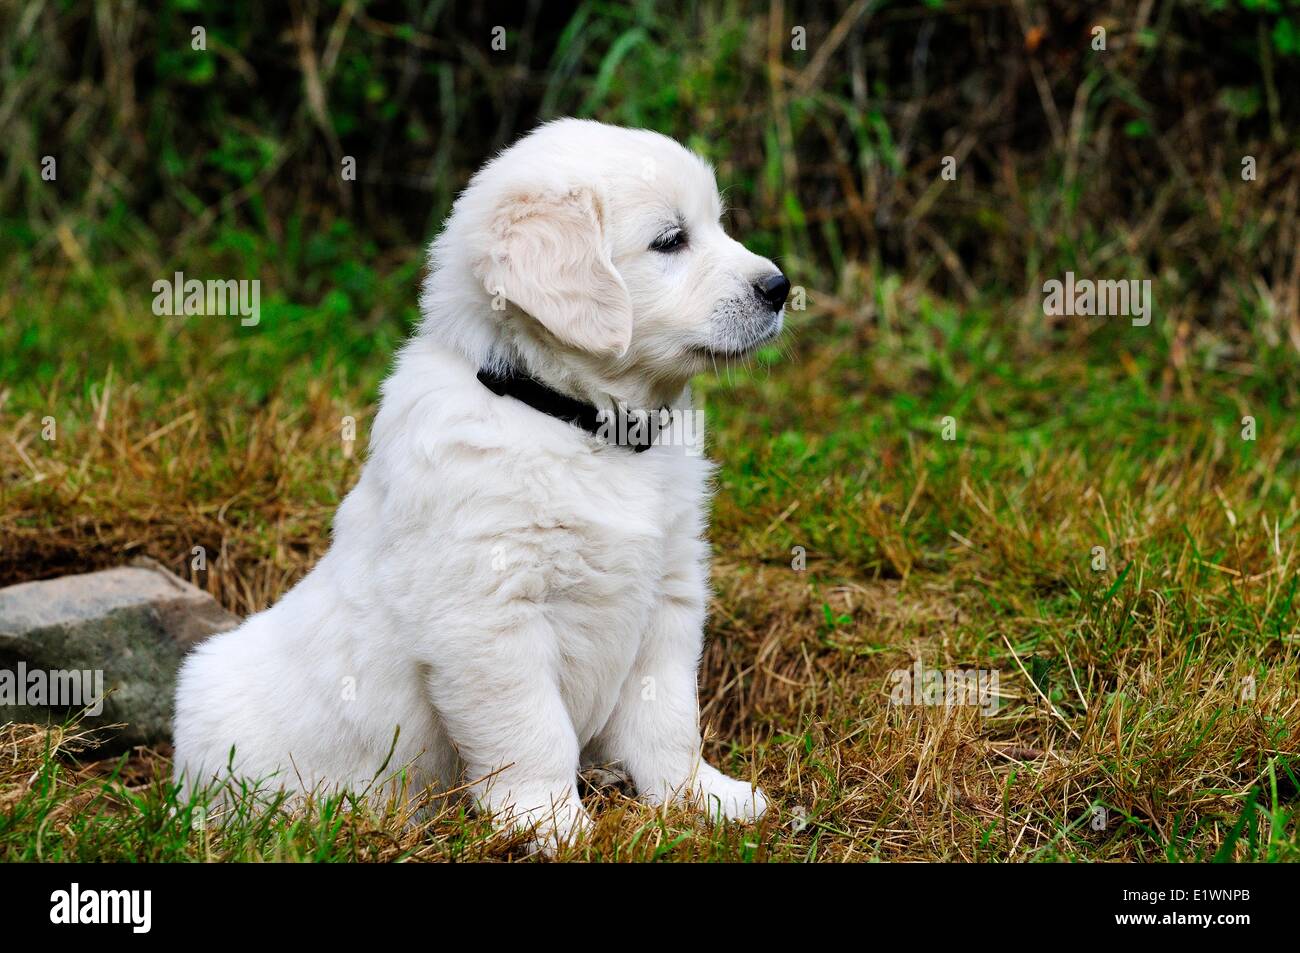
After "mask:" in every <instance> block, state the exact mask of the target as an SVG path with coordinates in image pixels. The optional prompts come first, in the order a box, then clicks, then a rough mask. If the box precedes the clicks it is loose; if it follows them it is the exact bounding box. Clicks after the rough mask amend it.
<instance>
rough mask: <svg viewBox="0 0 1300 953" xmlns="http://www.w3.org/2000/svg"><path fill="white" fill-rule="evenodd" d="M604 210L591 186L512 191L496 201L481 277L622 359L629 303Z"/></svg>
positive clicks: (490, 287)
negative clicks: (611, 252) (612, 252)
mask: <svg viewBox="0 0 1300 953" xmlns="http://www.w3.org/2000/svg"><path fill="white" fill-rule="evenodd" d="M604 218H605V209H604V203H603V202H602V201H601V199H600V196H599V195H597V194H596V193H595V192H594V191H593V190H591V189H585V188H578V189H571V190H569V191H567V192H531V193H515V194H513V195H510V196H508V197H507V199H506V200H505V201H504V202H503V203H502V204H501V205H500V206H499V207H498V209H497V213H496V215H495V217H494V218H493V220H492V223H491V229H492V238H491V242H490V245H489V251H488V254H487V256H486V258H485V259H483V260H482V261H481V262H480V263H479V267H478V269H476V270H477V271H478V272H479V275H478V277H479V278H480V279H481V280H482V281H483V286H484V287H485V288H486V289H487V291H488V294H491V295H494V296H495V295H502V296H504V297H506V298H507V299H509V300H510V301H513V302H514V303H515V304H516V305H518V306H519V307H520V308H522V309H523V310H525V311H527V312H528V313H529V314H531V315H532V316H533V317H534V318H536V319H537V320H538V321H539V322H540V323H541V324H542V326H543V327H545V328H546V329H547V330H548V331H550V332H551V333H552V334H554V335H555V336H556V337H557V338H559V339H560V340H561V341H564V342H565V343H566V344H570V345H573V346H574V347H579V348H582V349H583V350H586V351H592V352H595V353H600V354H612V355H614V356H615V357H622V356H623V354H625V353H626V352H627V348H628V345H629V344H630V343H631V341H632V301H631V299H630V298H629V297H628V294H627V287H626V286H625V285H624V284H623V279H622V277H620V276H619V273H618V272H617V271H616V270H615V269H614V264H613V262H612V261H610V257H609V252H608V250H607V249H606V247H605V225H604Z"/></svg>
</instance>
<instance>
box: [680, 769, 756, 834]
mask: <svg viewBox="0 0 1300 953" xmlns="http://www.w3.org/2000/svg"><path fill="white" fill-rule="evenodd" d="M694 794H695V800H696V802H697V803H698V804H699V805H700V807H702V808H703V809H704V812H705V813H706V814H707V815H708V816H709V819H710V820H713V821H719V820H728V821H748V822H753V821H756V820H758V819H759V818H760V817H762V816H763V815H764V814H765V813H767V797H766V796H765V795H764V794H763V792H762V791H761V790H760V789H759V788H756V787H754V786H753V785H752V784H750V783H749V782H748V781H738V780H736V779H735V778H729V777H727V776H726V775H725V774H723V773H722V772H721V771H718V770H717V769H715V768H710V769H709V770H708V771H707V772H705V771H703V770H701V771H700V776H699V777H698V778H696V780H695V791H694Z"/></svg>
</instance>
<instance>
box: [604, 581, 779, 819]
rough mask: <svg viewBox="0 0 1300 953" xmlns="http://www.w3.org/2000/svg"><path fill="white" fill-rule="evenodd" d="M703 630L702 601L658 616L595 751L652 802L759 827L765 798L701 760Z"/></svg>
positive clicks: (664, 609) (681, 603)
mask: <svg viewBox="0 0 1300 953" xmlns="http://www.w3.org/2000/svg"><path fill="white" fill-rule="evenodd" d="M701 588H702V587H701ZM703 624H704V607H703V600H702V599H699V600H697V599H693V598H689V597H685V598H683V597H678V598H673V597H668V598H665V599H664V600H663V601H662V603H661V604H660V605H659V606H658V607H657V608H656V609H655V612H654V615H653V618H652V620H651V623H650V626H649V628H648V630H647V632H646V634H645V637H644V639H643V641H642V644H641V649H640V652H639V653H638V655H637V659H636V662H635V664H634V665H633V667H632V671H631V673H630V675H629V676H628V678H627V681H626V682H624V684H623V689H622V692H621V693H620V696H619V701H618V704H617V705H616V706H615V709H614V713H613V715H612V716H611V717H610V720H609V722H608V724H607V725H606V726H605V729H604V730H603V731H602V732H601V734H600V736H599V737H598V738H597V739H596V742H595V744H594V745H593V750H594V751H595V752H596V754H597V755H598V757H600V758H601V759H602V760H608V761H614V762H617V763H619V764H620V765H621V766H622V767H623V769H624V770H625V771H627V773H628V774H629V775H630V776H631V778H632V783H633V784H634V785H635V786H636V788H637V790H638V791H639V792H640V794H641V797H642V800H644V801H646V802H647V803H650V804H663V803H666V802H670V801H676V800H687V801H690V802H692V803H694V804H696V805H697V806H699V807H702V808H703V809H704V810H705V811H706V812H707V813H708V814H709V816H710V817H711V818H714V819H715V820H716V819H718V818H719V817H723V818H727V819H734V820H749V821H752V820H757V819H758V818H760V817H762V816H763V813H764V812H765V811H766V810H767V799H766V798H765V797H764V796H763V792H762V791H760V790H758V789H757V788H755V787H753V786H752V785H750V783H749V782H748V781H738V780H735V779H733V778H729V777H727V776H726V775H725V774H723V773H722V772H721V771H719V770H718V769H717V768H715V767H713V766H712V765H711V764H708V763H707V762H706V761H704V759H703V758H702V757H701V754H700V749H701V740H700V711H699V700H698V694H697V691H698V690H697V685H696V680H697V678H698V667H699V657H700V646H701V639H702V632H703Z"/></svg>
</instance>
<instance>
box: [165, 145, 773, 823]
mask: <svg viewBox="0 0 1300 953" xmlns="http://www.w3.org/2000/svg"><path fill="white" fill-rule="evenodd" d="M721 213H722V207H721V202H720V200H719V198H718V191H717V186H716V184H715V183H714V177H713V173H712V170H711V169H710V167H709V166H708V165H707V164H706V163H705V162H704V161H703V160H701V159H700V158H698V157H697V156H695V155H694V154H693V153H690V152H688V151H687V150H685V149H683V148H682V147H681V146H679V145H678V144H677V143H675V142H673V141H672V140H671V139H667V138H665V137H664V136H661V135H658V134H656V133H652V132H646V131H642V130H630V129H619V128H615V127H612V126H605V125H601V124H599V123H595V122H586V121H578V120H561V121H558V122H553V123H550V124H548V125H545V126H543V127H541V128H540V129H538V130H537V131H535V132H534V133H532V134H531V135H529V136H527V137H526V138H524V139H523V140H521V141H520V142H518V143H517V144H515V145H514V146H513V147H511V148H510V149H507V150H506V151H505V152H503V153H502V154H500V155H499V156H497V157H496V158H495V159H494V160H493V161H492V162H490V163H489V164H488V165H487V166H485V167H484V168H483V169H482V170H481V171H480V172H479V173H478V174H477V175H476V176H474V178H473V180H472V181H471V182H470V184H469V186H468V188H467V189H466V190H465V192H464V193H463V194H462V195H461V196H460V198H459V199H458V201H457V202H456V205H455V208H454V209H453V212H452V215H451V217H450V219H449V220H448V222H447V224H446V227H445V229H444V230H443V232H442V234H441V235H440V236H439V238H438V239H437V240H436V241H435V242H434V244H433V248H432V267H431V271H430V274H429V277H428V279H427V281H426V283H425V286H424V291H423V294H422V296H421V307H422V310H423V314H424V320H423V323H422V324H421V326H420V329H419V332H418V333H417V334H416V335H415V336H414V338H413V339H412V340H411V341H410V342H409V343H408V344H407V345H406V346H405V347H404V348H403V350H402V351H401V354H400V355H399V357H398V360H397V362H396V367H395V368H394V370H393V372H392V374H391V376H390V377H389V378H388V379H387V381H386V382H385V383H384V386H383V398H382V402H381V404H380V408H379V412H378V415H377V416H376V418H375V421H374V433H373V436H372V438H371V442H370V454H369V459H368V461H367V463H366V465H365V468H364V470H363V472H362V474H361V478H360V480H359V481H358V483H357V485H356V487H355V488H354V489H353V490H352V492H351V493H349V494H348V496H347V499H345V500H344V501H343V504H342V506H340V507H339V511H338V515H337V518H336V520H335V523H334V534H333V543H332V545H331V547H330V550H329V552H328V553H326V555H325V556H324V558H323V559H322V560H321V561H320V563H319V564H318V565H317V566H316V567H315V568H314V569H313V570H312V571H311V572H310V573H309V574H308V575H307V576H306V578H304V579H303V580H302V581H301V582H300V583H299V584H298V585H297V586H295V587H294V588H293V589H292V590H291V591H290V592H289V593H288V594H287V595H285V596H284V598H283V599H281V600H280V602H279V603H278V604H277V605H275V606H273V607H272V608H270V609H268V610H266V611H264V612H261V613H258V614H257V615H254V616H252V617H251V618H249V619H248V620H247V621H246V622H245V623H244V624H243V625H242V626H240V627H239V628H238V629H235V630H233V631H231V632H229V633H226V634H224V635H220V636H217V637H215V638H213V639H211V640H209V641H208V642H206V643H204V644H203V645H201V646H200V647H199V648H198V649H197V650H196V651H195V652H194V653H193V654H192V655H191V656H190V657H189V658H188V659H187V660H186V662H185V665H184V668H183V670H182V672H181V675H180V683H179V688H178V691H177V700H176V718H175V726H176V732H175V736H176V737H175V740H176V774H177V778H178V780H180V781H182V782H183V783H184V784H186V785H187V786H188V787H189V788H191V789H192V788H195V787H200V786H205V785H208V784H209V783H210V782H212V781H213V780H214V779H221V780H224V781H230V780H232V777H231V775H232V774H233V777H234V778H235V779H241V780H245V781H260V782H263V783H269V784H270V785H272V786H273V787H275V788H281V787H283V788H286V789H289V790H293V791H310V790H336V789H338V788H341V787H346V788H351V789H353V790H358V791H359V790H365V789H369V790H372V791H374V790H377V789H381V788H383V787H384V786H385V785H389V786H391V785H392V784H394V783H396V782H395V781H394V780H393V776H394V774H395V773H396V771H397V769H402V771H403V772H404V779H405V780H406V781H407V782H408V784H409V785H410V787H411V788H412V789H413V790H416V791H419V790H423V789H424V788H426V787H428V786H437V787H440V788H447V787H450V786H453V785H456V784H460V783H468V784H470V789H471V791H472V792H473V795H474V798H475V801H476V803H477V805H478V806H479V808H480V809H482V810H486V811H489V812H491V813H492V814H493V815H495V816H497V817H498V818H501V819H504V820H506V821H509V822H513V823H515V824H518V825H527V826H532V827H535V828H536V829H537V830H538V836H539V837H540V838H541V839H542V840H543V841H544V842H551V843H553V842H554V841H555V840H557V839H565V838H567V837H569V836H570V835H572V834H573V833H574V832H575V831H577V830H579V829H581V828H583V827H585V826H586V825H587V824H588V823H589V819H588V817H587V814H586V812H585V811H584V809H583V806H582V803H581V801H580V799H579V797H578V793H577V790H576V784H577V773H578V770H579V767H580V765H582V764H586V763H589V762H590V763H607V762H613V763H616V764H617V765H619V766H620V767H621V768H622V769H623V770H624V771H625V772H626V773H627V774H628V775H629V776H630V778H631V779H632V782H633V784H634V785H635V786H636V788H637V791H638V792H639V794H640V795H641V796H642V798H643V799H645V800H646V801H648V802H650V803H654V804H662V803H665V802H667V801H670V800H676V799H685V800H688V801H690V802H693V803H696V804H698V805H700V806H702V807H704V808H705V809H706V810H708V811H709V812H710V813H711V814H713V815H715V816H716V815H721V816H724V817H727V818H743V819H753V818H756V817H758V816H760V815H761V814H762V813H763V811H764V810H765V809H766V800H765V799H764V797H763V795H762V793H761V792H759V791H757V790H755V789H754V788H753V787H751V785H750V784H749V783H748V782H746V781H738V780H733V779H731V778H729V777H727V776H726V775H724V774H722V773H721V772H719V771H718V770H717V769H715V768H714V767H712V766H711V765H709V764H707V763H705V762H703V761H702V759H701V754H700V748H701V741H700V725H699V708H698V703H697V698H696V678H697V669H698V665H699V659H700V651H701V640H702V630H703V625H704V616H705V606H706V601H707V598H708V593H709V587H708V556H709V548H708V544H707V543H706V542H705V540H704V539H703V533H704V530H705V526H706V508H707V505H708V493H709V482H710V476H711V465H710V464H709V463H708V462H707V461H706V460H704V459H703V457H701V456H700V455H699V454H698V453H697V452H693V448H692V447H689V446H682V445H680V444H681V440H680V439H676V438H678V437H680V436H681V434H682V433H683V432H686V431H689V429H690V428H689V427H687V428H685V429H684V430H683V429H681V428H676V427H674V429H672V430H669V431H660V432H659V433H658V439H657V441H656V443H655V445H654V446H650V447H649V448H648V449H646V452H640V450H641V449H645V448H644V447H642V446H640V444H642V443H644V442H645V441H644V439H637V438H638V436H639V437H642V438H643V437H644V433H645V432H643V431H642V430H640V429H638V428H637V427H636V426H635V420H634V426H633V428H632V433H630V434H629V433H627V431H626V428H619V427H613V428H609V427H604V426H602V427H599V428H596V429H595V432H593V427H592V420H591V415H592V413H593V411H595V412H599V413H600V414H601V416H600V418H599V420H600V423H601V424H602V425H603V424H607V423H609V422H610V421H611V419H617V418H611V417H608V416H605V413H604V412H607V411H615V410H616V409H618V408H626V409H631V410H638V409H641V408H650V409H658V408H665V407H666V408H671V409H672V410H673V412H674V415H675V422H677V421H680V420H681V419H682V415H683V414H686V413H687V412H689V411H690V393H689V388H688V386H687V384H688V381H689V379H690V378H691V376H692V375H694V374H697V373H699V372H701V371H702V370H704V369H706V368H707V367H709V366H710V365H712V364H713V363H714V362H716V361H717V360H719V359H720V358H727V357H734V356H739V355H743V354H745V353H748V352H749V351H751V350H753V349H754V348H755V347H756V346H758V345H760V344H762V343H763V342H766V341H769V340H771V339H772V338H774V337H775V336H776V335H777V334H778V332H779V331H780V330H781V323H782V314H783V304H784V301H785V297H786V294H787V292H788V290H789V282H788V281H787V280H786V279H785V277H784V276H783V275H781V273H780V272H779V271H778V270H777V269H776V267H775V266H774V265H773V264H772V262H770V261H768V260H767V259H765V258H761V257H759V256H757V255H754V254H751V253H750V252H748V251H746V250H745V248H743V247H742V246H741V245H740V244H738V243H737V242H735V241H733V240H732V239H731V238H729V237H727V235H726V234H725V232H724V231H723V229H722V226H721V225H720V224H719V217H720V215H721ZM480 372H482V373H480ZM537 382H540V383H537ZM618 413H620V414H621V413H622V411H621V410H619V411H618ZM574 421H576V422H574ZM620 435H621V436H620ZM620 441H621V442H622V445H620ZM629 444H637V446H635V447H634V446H631V445H629ZM399 729H400V733H399V734H398V737H397V739H396V742H394V735H395V733H396V732H398V730H399ZM232 752H233V754H232ZM390 789H391V788H390Z"/></svg>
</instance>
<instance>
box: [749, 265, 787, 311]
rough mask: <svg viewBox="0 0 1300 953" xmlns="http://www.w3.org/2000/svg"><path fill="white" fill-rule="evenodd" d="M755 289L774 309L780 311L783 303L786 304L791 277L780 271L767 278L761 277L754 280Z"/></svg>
mask: <svg viewBox="0 0 1300 953" xmlns="http://www.w3.org/2000/svg"><path fill="white" fill-rule="evenodd" d="M754 290H755V291H757V292H758V296H759V297H760V298H762V299H763V300H764V301H766V302H767V303H768V304H769V305H770V306H771V308H772V310H773V311H780V310H781V305H783V304H785V299H786V296H787V295H788V294H789V293H790V279H789V278H787V277H786V276H785V275H783V274H781V272H779V271H778V272H777V273H776V274H774V275H768V276H767V277H766V278H759V279H758V281H756V282H754Z"/></svg>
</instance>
